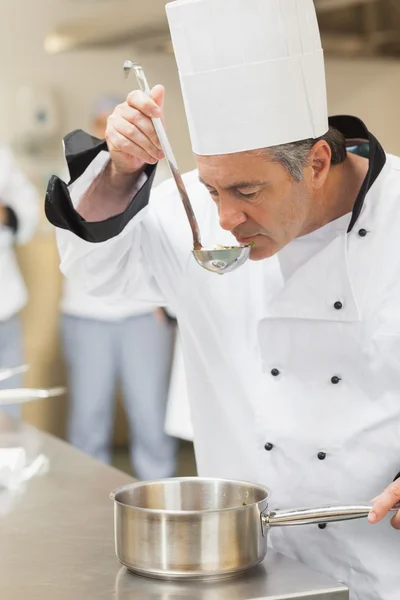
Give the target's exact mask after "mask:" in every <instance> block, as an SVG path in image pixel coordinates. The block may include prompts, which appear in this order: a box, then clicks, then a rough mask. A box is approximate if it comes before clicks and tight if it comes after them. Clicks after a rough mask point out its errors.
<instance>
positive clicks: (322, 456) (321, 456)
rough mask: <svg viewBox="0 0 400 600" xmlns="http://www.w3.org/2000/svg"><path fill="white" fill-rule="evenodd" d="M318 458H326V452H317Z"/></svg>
mask: <svg viewBox="0 0 400 600" xmlns="http://www.w3.org/2000/svg"><path fill="white" fill-rule="evenodd" d="M318 459H319V460H325V459H326V452H318Z"/></svg>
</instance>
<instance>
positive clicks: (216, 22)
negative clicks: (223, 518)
mask: <svg viewBox="0 0 400 600" xmlns="http://www.w3.org/2000/svg"><path fill="white" fill-rule="evenodd" d="M166 11H167V17H168V21H169V27H170V31H171V37H172V43H173V47H174V51H175V56H176V60H177V64H178V69H179V76H180V81H181V87H182V93H183V99H184V104H185V109H186V116H187V120H188V124H189V131H190V136H191V140H192V148H193V151H194V153H195V154H200V155H218V154H230V153H233V152H244V151H247V150H254V149H257V148H265V147H270V146H276V145H279V144H285V143H289V142H295V141H298V140H304V139H307V138H316V137H319V136H321V135H323V134H324V133H326V132H327V131H328V116H327V101H326V85H325V69H324V59H323V51H322V48H321V40H320V34H319V29H318V23H317V18H316V14H315V8H314V4H313V0H176V1H175V2H170V3H169V4H167V6H166Z"/></svg>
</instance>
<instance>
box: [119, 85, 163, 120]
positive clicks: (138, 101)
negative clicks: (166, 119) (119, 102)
mask: <svg viewBox="0 0 400 600" xmlns="http://www.w3.org/2000/svg"><path fill="white" fill-rule="evenodd" d="M161 90H162V91H161ZM153 94H154V96H155V98H156V99H157V100H158V101H160V102H161V103H163V101H164V88H163V87H162V86H156V87H155V88H154V90H153V91H152V96H151V97H150V96H148V95H147V94H145V93H144V92H142V91H141V90H133V91H132V92H130V93H129V94H128V97H127V99H126V102H127V104H128V105H129V106H131V107H132V108H135V109H136V110H138V111H140V112H141V113H142V114H144V115H145V116H146V117H149V118H150V119H151V118H159V117H161V114H162V107H161V106H160V105H159V104H158V103H157V102H156V101H155V100H154V99H153Z"/></svg>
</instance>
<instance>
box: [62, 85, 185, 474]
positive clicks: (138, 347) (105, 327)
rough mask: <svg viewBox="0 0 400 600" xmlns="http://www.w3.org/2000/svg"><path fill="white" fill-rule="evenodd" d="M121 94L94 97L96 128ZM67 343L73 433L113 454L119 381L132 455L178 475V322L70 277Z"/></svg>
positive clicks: (101, 456) (105, 456) (103, 455)
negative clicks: (174, 433) (173, 398)
mask: <svg viewBox="0 0 400 600" xmlns="http://www.w3.org/2000/svg"><path fill="white" fill-rule="evenodd" d="M119 102H121V100H118V98H114V97H113V96H104V97H102V98H100V99H99V100H98V102H97V103H96V104H95V106H94V109H93V113H92V121H93V130H94V132H95V133H97V135H98V136H99V137H101V138H102V137H103V136H104V127H105V123H106V117H107V116H108V115H109V114H110V113H111V112H112V110H113V109H114V107H115V106H116V105H117V104H118V103H119ZM61 310H62V313H63V316H62V343H63V349H64V356H65V361H66V365H67V371H68V390H69V402H70V404H69V417H68V440H69V441H70V442H71V443H72V444H73V445H74V446H76V447H78V448H80V449H81V450H82V451H84V452H86V453H88V454H90V455H92V456H94V457H95V458H97V459H98V460H101V461H103V462H110V448H111V442H112V433H113V424H114V412H115V396H116V391H117V384H118V383H120V386H121V391H122V399H123V404H124V408H125V411H126V415H127V421H128V425H129V431H130V437H131V442H130V454H131V463H132V467H133V469H134V471H135V474H136V475H137V476H138V477H139V478H140V479H153V478H157V477H170V476H173V475H174V473H175V469H176V453H177V442H176V440H174V439H173V438H172V437H170V436H168V435H166V434H165V432H164V422H165V414H166V404H167V398H168V386H169V377H170V367H171V360H172V343H173V328H172V327H171V325H169V324H168V323H167V322H166V319H165V318H164V319H162V318H161V316H160V315H156V313H155V311H154V308H153V307H152V306H151V304H149V303H148V302H144V301H141V300H140V299H139V300H137V299H136V298H135V294H133V295H132V297H128V298H123V299H121V300H120V301H118V302H116V303H114V304H110V303H108V302H107V298H105V299H103V298H96V297H93V296H90V295H89V294H86V293H85V292H84V291H83V290H82V287H81V286H80V285H79V284H76V282H74V280H69V279H67V280H64V290H63V297H62V303H61Z"/></svg>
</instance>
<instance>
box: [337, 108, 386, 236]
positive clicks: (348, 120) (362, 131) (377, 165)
mask: <svg viewBox="0 0 400 600" xmlns="http://www.w3.org/2000/svg"><path fill="white" fill-rule="evenodd" d="M329 124H330V125H332V126H333V127H335V128H336V129H338V130H339V131H340V132H341V133H343V135H344V137H345V138H346V141H350V140H358V141H368V142H369V167H368V172H367V175H366V177H365V179H364V182H363V184H362V186H361V189H360V191H359V194H358V196H357V199H356V201H355V204H354V207H353V214H352V217H351V221H350V224H349V228H348V230H347V231H348V233H350V231H351V230H352V229H353V227H354V225H355V224H356V222H357V220H358V217H359V216H360V213H361V210H362V207H363V206H364V202H365V197H366V195H367V194H368V192H369V190H370V189H371V187H372V186H373V184H374V183H375V181H376V179H377V178H378V176H379V175H380V173H381V171H382V169H383V167H384V166H385V164H386V154H385V151H384V149H383V148H382V146H381V145H380V143H379V142H378V140H377V139H376V137H375V136H374V135H372V133H371V132H370V131H368V129H367V127H366V125H365V124H364V123H363V122H362V121H361V119H359V118H357V117H352V116H348V115H339V116H337V117H330V119H329Z"/></svg>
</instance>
